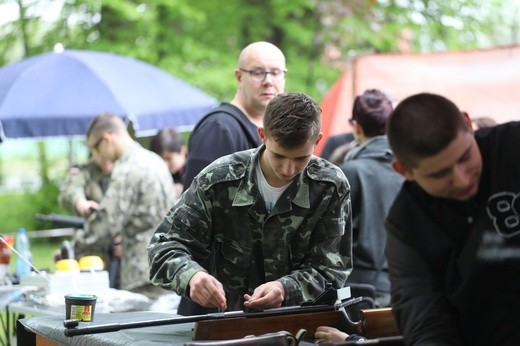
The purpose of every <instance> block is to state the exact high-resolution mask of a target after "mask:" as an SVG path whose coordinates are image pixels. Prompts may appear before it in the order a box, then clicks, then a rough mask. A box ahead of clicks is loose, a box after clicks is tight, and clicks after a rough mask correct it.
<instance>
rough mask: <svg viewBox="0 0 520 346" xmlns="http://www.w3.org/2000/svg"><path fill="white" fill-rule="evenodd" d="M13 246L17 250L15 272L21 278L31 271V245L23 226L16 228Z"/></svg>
mask: <svg viewBox="0 0 520 346" xmlns="http://www.w3.org/2000/svg"><path fill="white" fill-rule="evenodd" d="M14 248H15V249H16V251H17V252H18V254H17V256H16V274H17V276H18V278H21V277H22V276H24V275H27V274H29V273H30V272H31V263H32V255H31V246H30V244H29V238H28V237H27V233H26V231H25V228H23V227H20V228H19V229H18V235H17V236H16V240H15V242H14Z"/></svg>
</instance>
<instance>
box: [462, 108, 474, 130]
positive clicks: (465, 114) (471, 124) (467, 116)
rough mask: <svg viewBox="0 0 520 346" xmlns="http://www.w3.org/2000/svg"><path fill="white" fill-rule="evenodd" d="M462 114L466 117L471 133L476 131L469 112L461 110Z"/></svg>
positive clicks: (465, 121) (465, 120)
mask: <svg viewBox="0 0 520 346" xmlns="http://www.w3.org/2000/svg"><path fill="white" fill-rule="evenodd" d="M460 114H461V115H462V119H464V123H465V124H466V127H467V128H468V131H469V132H470V133H474V132H475V130H474V129H473V123H472V122H471V119H470V117H469V114H468V112H464V111H462V112H460Z"/></svg>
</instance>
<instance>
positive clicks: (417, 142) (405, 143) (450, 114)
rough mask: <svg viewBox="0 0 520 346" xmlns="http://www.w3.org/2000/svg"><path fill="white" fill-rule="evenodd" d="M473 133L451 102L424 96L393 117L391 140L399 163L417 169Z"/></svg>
mask: <svg viewBox="0 0 520 346" xmlns="http://www.w3.org/2000/svg"><path fill="white" fill-rule="evenodd" d="M461 130H463V131H469V129H468V127H467V126H466V123H465V122H464V119H463V117H462V113H461V111H460V110H459V108H458V107H457V106H456V105H455V104H454V103H453V102H452V101H450V100H448V99H447V98H445V97H443V96H440V95H435V94H429V93H420V94H416V95H413V96H410V97H408V98H406V99H404V100H403V101H401V102H400V103H399V104H398V105H397V107H396V108H395V110H394V111H393V112H392V113H391V114H390V117H389V118H388V123H387V132H386V134H387V136H388V141H389V143H390V146H391V148H392V150H393V152H394V155H395V157H396V159H397V160H398V161H399V162H400V163H401V164H403V165H404V166H405V167H407V168H415V167H417V164H418V162H419V160H420V159H423V158H425V157H430V156H433V155H436V154H438V153H439V152H440V151H442V150H443V149H445V148H446V147H447V146H448V145H449V144H450V143H451V142H452V141H453V140H454V139H455V138H456V136H457V134H458V133H459V131H461Z"/></svg>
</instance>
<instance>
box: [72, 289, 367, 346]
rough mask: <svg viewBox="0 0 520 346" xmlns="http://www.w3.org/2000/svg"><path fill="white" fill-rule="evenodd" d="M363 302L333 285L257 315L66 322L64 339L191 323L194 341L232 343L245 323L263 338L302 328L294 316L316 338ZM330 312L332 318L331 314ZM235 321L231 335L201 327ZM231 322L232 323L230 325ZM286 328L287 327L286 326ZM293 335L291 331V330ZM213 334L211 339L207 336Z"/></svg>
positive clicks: (234, 313) (242, 332) (233, 313)
mask: <svg viewBox="0 0 520 346" xmlns="http://www.w3.org/2000/svg"><path fill="white" fill-rule="evenodd" d="M361 301H362V298H361V297H358V298H350V288H349V287H344V288H341V289H338V290H335V289H333V288H332V286H331V285H327V287H326V290H325V291H324V292H323V293H322V294H321V295H320V296H319V297H317V298H316V299H315V300H314V301H312V300H311V301H305V302H303V303H302V304H301V305H299V306H288V307H281V308H273V309H266V310H262V311H257V312H245V311H230V312H217V313H209V314H205V315H196V316H181V317H174V318H165V319H158V320H151V321H139V322H126V323H108V324H104V325H97V326H96V325H93V326H86V327H81V328H78V325H79V320H65V321H64V322H63V324H64V326H65V331H64V332H65V335H66V336H74V335H85V334H96V333H106V332H115V331H119V330H122V329H131V328H143V327H155V326H163V325H173V324H182V323H190V322H198V324H197V326H196V327H195V332H194V337H193V340H208V339H210V338H211V339H213V340H217V339H220V340H222V339H229V338H239V337H243V336H246V335H248V334H251V329H249V330H248V328H247V327H246V326H245V325H244V323H246V324H248V325H250V326H254V328H253V330H254V333H255V334H264V333H269V332H274V331H279V330H280V328H282V329H285V330H287V329H291V328H286V327H287V323H291V324H297V325H302V321H299V320H298V319H297V318H295V317H294V315H300V316H307V320H309V321H313V322H314V328H313V330H312V334H311V337H312V336H313V335H314V330H315V329H316V328H317V325H316V324H318V325H327V324H329V323H333V324H329V325H338V324H339V320H340V316H341V312H340V310H342V309H343V311H344V308H345V307H346V306H349V305H353V304H357V303H359V302H361ZM331 312H332V313H333V314H331ZM235 320H240V323H238V325H239V331H238V334H237V331H235V332H231V333H227V334H226V333H224V334H223V333H219V335H216V334H215V331H216V330H217V329H219V330H221V328H220V326H217V328H211V325H210V324H201V322H207V321H223V322H226V324H228V325H231V326H235V327H236V325H237V323H233V321H235ZM230 322H231V323H230ZM306 323H308V322H305V323H303V325H304V326H303V327H297V328H296V329H295V330H294V333H296V332H297V331H298V330H299V329H301V328H304V327H305V324H306ZM284 324H285V325H284ZM289 332H291V330H289ZM208 334H211V335H208Z"/></svg>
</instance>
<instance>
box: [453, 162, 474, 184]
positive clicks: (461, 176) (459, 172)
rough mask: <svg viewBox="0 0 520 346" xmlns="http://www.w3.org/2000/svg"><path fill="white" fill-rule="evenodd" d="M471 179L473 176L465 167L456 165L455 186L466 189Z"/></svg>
mask: <svg viewBox="0 0 520 346" xmlns="http://www.w3.org/2000/svg"><path fill="white" fill-rule="evenodd" d="M470 179H471V174H470V173H469V171H468V169H467V167H466V166H465V165H455V168H454V170H453V184H454V185H455V186H456V187H466V186H467V185H468V183H469V182H470Z"/></svg>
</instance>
